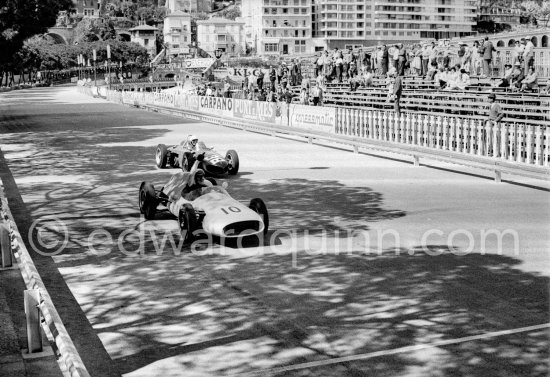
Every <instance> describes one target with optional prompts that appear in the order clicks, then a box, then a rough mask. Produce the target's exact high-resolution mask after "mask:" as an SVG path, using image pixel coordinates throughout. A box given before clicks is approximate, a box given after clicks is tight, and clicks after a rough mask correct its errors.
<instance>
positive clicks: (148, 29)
mask: <svg viewBox="0 0 550 377" xmlns="http://www.w3.org/2000/svg"><path fill="white" fill-rule="evenodd" d="M128 31H129V32H130V41H131V42H135V43H137V44H139V45H141V46H143V47H145V48H146V49H147V53H148V54H149V56H151V57H154V56H155V55H156V54H157V43H156V42H157V36H158V34H159V30H158V29H157V28H156V27H154V26H149V25H145V24H144V25H139V26H136V27H134V28H131V29H130V30H128Z"/></svg>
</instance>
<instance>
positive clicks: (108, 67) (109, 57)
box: [107, 45, 111, 90]
mask: <svg viewBox="0 0 550 377" xmlns="http://www.w3.org/2000/svg"><path fill="white" fill-rule="evenodd" d="M107 69H108V72H109V73H108V74H107V75H108V76H107V78H108V79H109V90H111V45H107Z"/></svg>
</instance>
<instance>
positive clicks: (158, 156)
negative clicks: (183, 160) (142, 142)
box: [156, 148, 161, 165]
mask: <svg viewBox="0 0 550 377" xmlns="http://www.w3.org/2000/svg"><path fill="white" fill-rule="evenodd" d="M160 158H161V156H160V148H157V154H156V160H157V165H160V162H161V161H160Z"/></svg>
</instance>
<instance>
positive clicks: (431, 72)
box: [426, 62, 439, 81]
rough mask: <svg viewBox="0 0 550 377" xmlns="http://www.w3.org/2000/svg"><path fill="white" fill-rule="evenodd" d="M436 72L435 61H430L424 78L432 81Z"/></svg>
mask: <svg viewBox="0 0 550 377" xmlns="http://www.w3.org/2000/svg"><path fill="white" fill-rule="evenodd" d="M438 72H439V70H438V69H437V63H436V62H432V63H431V64H430V69H429V70H428V73H426V80H428V81H434V80H435V76H436V75H437V73H438Z"/></svg>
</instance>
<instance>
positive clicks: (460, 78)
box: [445, 67, 470, 90]
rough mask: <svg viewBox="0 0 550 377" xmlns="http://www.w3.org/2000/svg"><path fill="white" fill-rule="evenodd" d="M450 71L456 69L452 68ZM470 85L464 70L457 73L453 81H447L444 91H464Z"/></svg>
mask: <svg viewBox="0 0 550 377" xmlns="http://www.w3.org/2000/svg"><path fill="white" fill-rule="evenodd" d="M452 69H456V68H455V67H453V68H452ZM468 85H470V75H468V73H467V72H466V70H465V69H464V68H462V69H460V70H459V71H457V75H456V77H455V78H454V79H451V80H449V82H448V83H447V87H446V88H445V89H446V90H464V89H466V87H467V86H468Z"/></svg>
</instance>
